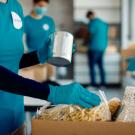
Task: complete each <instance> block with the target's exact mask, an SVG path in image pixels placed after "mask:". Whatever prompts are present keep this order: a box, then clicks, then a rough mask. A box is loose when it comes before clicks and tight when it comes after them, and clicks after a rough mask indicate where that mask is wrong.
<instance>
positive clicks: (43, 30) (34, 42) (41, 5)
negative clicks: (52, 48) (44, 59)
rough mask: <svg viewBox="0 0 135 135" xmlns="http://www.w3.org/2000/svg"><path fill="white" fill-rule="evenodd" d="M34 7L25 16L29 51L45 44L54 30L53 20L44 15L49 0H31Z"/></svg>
mask: <svg viewBox="0 0 135 135" xmlns="http://www.w3.org/2000/svg"><path fill="white" fill-rule="evenodd" d="M33 3H34V8H33V10H32V12H31V14H30V15H28V16H26V17H25V21H24V22H25V34H26V44H27V46H28V50H29V52H31V51H35V50H39V49H40V48H42V47H43V46H44V45H45V44H46V52H47V51H48V46H47V43H46V42H47V41H48V38H49V36H50V35H51V34H52V33H54V32H55V22H54V20H53V18H52V17H49V16H47V15H46V13H47V10H48V8H47V7H48V4H49V0H33Z"/></svg>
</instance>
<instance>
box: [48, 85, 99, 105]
mask: <svg viewBox="0 0 135 135" xmlns="http://www.w3.org/2000/svg"><path fill="white" fill-rule="evenodd" d="M48 101H49V102H51V103H53V104H54V105H57V104H74V105H80V106H82V107H84V108H91V107H93V106H97V105H99V104H100V102H101V100H100V98H99V97H98V96H97V95H95V94H93V93H91V92H89V91H88V90H86V89H85V88H83V87H82V86H81V85H80V84H78V83H72V84H69V85H63V86H52V85H50V95H49V97H48Z"/></svg>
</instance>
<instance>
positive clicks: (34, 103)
mask: <svg viewBox="0 0 135 135" xmlns="http://www.w3.org/2000/svg"><path fill="white" fill-rule="evenodd" d="M47 103H48V102H47V101H44V100H40V99H36V98H30V97H24V105H25V106H44V105H45V104H47Z"/></svg>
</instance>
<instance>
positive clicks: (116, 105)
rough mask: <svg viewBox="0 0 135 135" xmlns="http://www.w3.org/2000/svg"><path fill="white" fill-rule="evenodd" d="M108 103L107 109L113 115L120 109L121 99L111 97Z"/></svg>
mask: <svg viewBox="0 0 135 135" xmlns="http://www.w3.org/2000/svg"><path fill="white" fill-rule="evenodd" d="M108 105H109V109H110V112H111V115H112V116H113V115H114V114H116V113H117V111H118V110H119V109H120V107H121V100H120V99H119V98H112V99H111V100H110V101H109V102H108Z"/></svg>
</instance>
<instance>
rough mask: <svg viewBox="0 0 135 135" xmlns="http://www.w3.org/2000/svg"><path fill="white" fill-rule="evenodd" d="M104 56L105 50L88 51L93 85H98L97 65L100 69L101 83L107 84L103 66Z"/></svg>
mask: <svg viewBox="0 0 135 135" xmlns="http://www.w3.org/2000/svg"><path fill="white" fill-rule="evenodd" d="M103 56H104V51H88V60H89V67H90V77H91V84H92V85H93V86H95V85H97V83H96V71H95V66H96V65H97V66H98V68H99V71H100V78H101V85H105V71H104V66H103Z"/></svg>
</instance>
